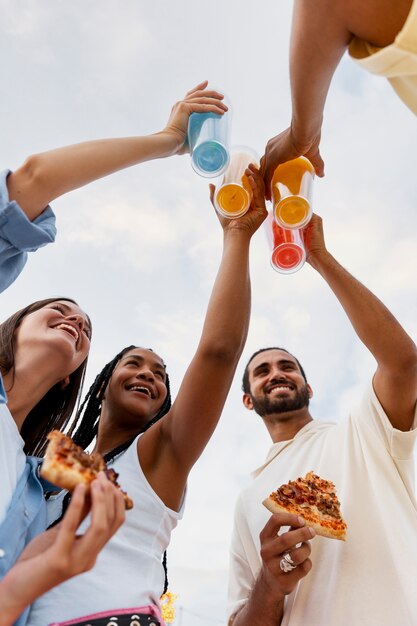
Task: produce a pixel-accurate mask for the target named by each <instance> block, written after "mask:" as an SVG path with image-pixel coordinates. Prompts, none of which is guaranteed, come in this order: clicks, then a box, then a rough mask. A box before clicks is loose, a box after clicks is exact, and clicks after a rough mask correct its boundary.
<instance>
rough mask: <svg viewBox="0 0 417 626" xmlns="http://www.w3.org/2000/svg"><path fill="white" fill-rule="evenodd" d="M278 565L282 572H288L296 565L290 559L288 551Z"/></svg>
mask: <svg viewBox="0 0 417 626" xmlns="http://www.w3.org/2000/svg"><path fill="white" fill-rule="evenodd" d="M279 567H280V569H281V571H282V572H284V574H287V573H288V572H292V570H293V569H295V568H296V567H297V566H296V564H295V563H294V561H293V560H292V558H291V556H290V555H289V554H288V552H286V553H285V554H284V555H283V557H282V559H281V560H280V562H279Z"/></svg>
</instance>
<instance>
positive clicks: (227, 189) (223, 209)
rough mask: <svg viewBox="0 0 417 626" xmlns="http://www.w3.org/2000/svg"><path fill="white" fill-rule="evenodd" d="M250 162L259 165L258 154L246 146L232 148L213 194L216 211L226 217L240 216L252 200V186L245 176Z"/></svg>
mask: <svg viewBox="0 0 417 626" xmlns="http://www.w3.org/2000/svg"><path fill="white" fill-rule="evenodd" d="M250 163H254V164H255V165H257V166H258V167H259V156H258V155H257V154H256V152H255V151H254V150H252V149H251V148H248V147H246V146H236V147H234V148H232V151H231V155H230V163H229V166H228V168H227V170H226V172H225V173H224V176H223V179H222V182H221V183H220V185H219V186H218V187H217V189H216V192H215V195H214V206H215V207H216V211H217V213H219V215H222V216H223V217H226V218H228V219H235V218H237V217H241V216H242V215H244V214H245V213H246V211H247V210H248V209H249V207H250V203H251V201H252V196H253V194H252V188H251V186H250V185H249V181H248V179H247V177H246V176H245V170H246V168H247V167H248V165H249V164H250Z"/></svg>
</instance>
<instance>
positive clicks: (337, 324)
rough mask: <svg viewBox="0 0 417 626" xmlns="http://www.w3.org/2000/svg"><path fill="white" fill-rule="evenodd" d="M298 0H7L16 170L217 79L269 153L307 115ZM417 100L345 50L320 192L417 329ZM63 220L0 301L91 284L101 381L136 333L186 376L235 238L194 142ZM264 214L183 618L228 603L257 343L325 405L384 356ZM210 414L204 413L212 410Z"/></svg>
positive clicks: (139, 123)
mask: <svg viewBox="0 0 417 626" xmlns="http://www.w3.org/2000/svg"><path fill="white" fill-rule="evenodd" d="M291 12H292V3H291V2H289V1H287V0H281V1H280V2H276V1H275V2H273V1H272V0H264V1H263V2H262V3H258V6H257V7H256V8H255V5H254V4H253V3H252V2H249V1H248V0H239V1H237V0H229V1H228V2H221V1H220V0H212V2H210V3H209V4H207V3H199V2H195V0H194V1H192V0H177V1H176V2H175V3H171V2H161V1H160V0H154V2H143V1H140V0H123V1H122V2H121V1H120V0H100V2H98V0H71V2H68V1H66V2H64V1H63V0H53V1H52V0H37V2H33V1H31V0H0V74H1V76H2V97H1V98H0V169H5V168H9V169H12V170H13V169H14V168H17V167H18V166H19V165H20V164H21V163H22V162H23V161H24V159H25V158H26V157H27V156H28V155H30V154H33V153H37V152H42V151H45V150H48V149H51V148H55V147H58V146H63V145H66V144H72V143H77V142H80V141H86V140H89V139H98V138H104V137H122V136H133V135H146V134H150V133H153V132H156V131H158V130H161V129H162V128H163V127H164V125H165V123H166V121H167V119H168V116H169V112H170V110H171V106H172V105H173V104H174V102H176V101H178V100H179V99H181V97H183V96H184V94H185V93H186V91H188V90H189V89H190V88H191V87H193V86H194V85H196V84H198V83H199V82H201V81H202V80H205V79H207V80H209V82H210V85H212V86H215V87H217V88H218V89H220V90H223V91H224V92H225V93H226V94H227V96H228V98H229V100H230V103H231V106H232V116H233V117H232V144H234V145H248V146H250V147H251V148H253V149H254V150H256V151H257V152H258V154H260V155H262V154H263V152H264V147H265V144H266V142H267V141H268V139H269V138H271V137H272V136H274V135H276V134H278V133H279V132H280V131H281V130H283V129H284V128H286V127H287V126H288V124H289V121H290V114H291V107H290V91H289V75H288V44H289V34H290V24H291ZM416 142H417V125H416V119H415V117H414V116H413V114H412V113H411V112H410V111H409V110H408V109H407V108H406V106H405V105H404V104H403V103H402V102H401V101H400V100H399V99H398V97H397V96H396V95H395V93H394V91H393V90H392V89H391V87H390V85H389V84H388V82H387V81H385V80H384V79H382V78H379V77H375V76H372V75H370V74H367V73H365V72H364V71H363V70H361V69H360V68H359V67H357V66H356V65H355V63H354V62H353V61H352V60H351V59H349V58H348V57H345V58H344V59H343V60H342V62H341V64H340V66H339V68H338V69H337V71H336V74H335V77H334V80H333V83H332V86H331V90H330V92H329V96H328V100H327V104H326V109H325V118H324V124H323V133H322V142H321V153H322V156H323V158H324V160H325V164H326V176H325V178H324V179H320V180H319V179H316V181H315V183H314V210H315V212H316V213H318V214H319V215H321V216H322V218H323V220H324V229H325V237H326V243H327V247H328V249H329V250H330V251H331V252H332V254H333V255H334V256H335V257H336V258H337V259H338V260H339V262H340V263H342V265H343V266H344V267H346V269H348V270H349V271H350V272H351V273H353V274H354V275H355V276H356V277H357V278H359V279H360V280H361V281H362V282H363V283H364V284H365V285H367V286H368V287H369V288H370V289H371V290H372V291H374V292H375V293H376V294H377V295H378V296H379V297H380V298H381V300H382V301H383V302H384V303H385V304H386V305H387V306H388V307H389V308H390V310H391V311H392V312H393V314H394V315H395V316H396V317H397V318H398V319H399V320H400V322H401V323H402V325H403V326H404V328H405V329H406V330H407V331H408V332H409V333H410V334H411V335H412V336H413V337H415V336H416V326H417V322H416V320H417V302H416V269H415V268H416V263H415V258H416V254H415V250H416V249H417V235H416V231H417V217H416V198H417V178H416V175H415V163H416V159H415V145H416ZM53 208H54V210H55V212H56V215H57V222H58V237H57V241H56V243H55V244H54V245H52V246H48V247H46V248H44V249H42V250H39V251H38V252H36V253H35V254H33V255H32V256H31V258H30V259H29V262H28V264H27V266H26V268H25V270H24V272H23V273H22V274H21V276H20V277H19V279H18V280H17V281H16V282H15V283H14V284H13V285H12V286H11V287H10V288H9V289H8V291H7V292H6V293H3V294H2V295H1V296H0V313H1V319H4V318H6V317H7V316H8V315H9V314H11V313H12V312H14V311H15V310H17V309H18V308H20V307H22V306H24V305H26V304H27V303H29V302H31V301H33V300H38V299H40V298H44V297H49V296H63V295H65V296H70V297H73V298H75V299H76V300H77V301H78V302H79V303H80V305H81V306H82V307H83V308H84V309H85V310H86V311H87V312H88V313H89V315H90V316H91V318H92V321H93V327H94V337H93V344H92V352H91V357H90V360H89V367H88V373H87V381H86V389H87V388H88V386H89V384H90V383H91V382H92V380H93V378H94V376H95V373H97V371H99V370H100V369H101V367H102V366H103V365H104V364H105V363H106V362H107V361H108V360H110V358H112V356H113V355H114V354H115V353H116V352H118V351H119V350H120V349H121V348H122V347H124V346H125V345H130V344H131V343H136V344H138V345H142V346H146V347H152V348H153V349H154V350H155V351H156V352H158V354H160V355H161V356H162V357H163V358H164V360H165V362H166V364H167V368H168V371H169V374H170V379H171V384H172V389H173V392H174V394H175V392H176V390H177V389H178V387H179V385H180V382H181V379H182V376H183V374H184V372H185V369H186V367H187V365H188V363H189V362H190V360H191V358H192V356H193V352H194V350H195V348H196V345H197V342H198V339H199V334H200V331H201V328H202V323H203V319H204V313H205V308H206V305H207V302H208V298H209V295H210V290H211V287H212V284H213V281H214V277H215V274H216V270H217V267H218V263H219V260H220V255H221V244H222V233H221V228H220V226H219V224H218V222H217V219H216V216H215V213H214V211H213V209H212V207H211V204H210V202H209V197H208V181H207V180H206V179H204V178H201V177H199V176H198V175H197V174H196V173H195V172H194V171H193V170H192V168H191V164H190V158H189V156H188V155H184V156H181V157H172V158H170V159H164V160H158V161H154V162H150V163H146V164H142V165H139V166H136V167H132V168H130V169H128V170H126V171H124V172H120V173H117V174H114V175H112V176H110V177H108V178H106V179H102V180H100V181H97V182H95V183H93V184H91V185H89V186H88V187H85V188H83V189H81V190H78V191H75V192H72V193H71V194H68V195H67V196H63V197H62V198H59V199H57V200H56V201H55V202H54V203H53ZM269 256H270V252H269V249H268V245H267V241H266V237H265V234H264V232H263V231H262V228H261V229H260V230H259V231H258V232H257V233H256V234H255V236H254V238H253V241H252V245H251V275H252V292H253V295H252V298H253V300H252V317H251V325H250V331H249V337H248V341H247V344H246V347H245V350H244V353H243V356H242V359H241V361H240V363H239V366H238V369H237V373H236V377H235V380H234V382H233V385H232V389H231V392H230V394H229V397H228V400H227V403H226V406H225V410H224V412H223V416H222V418H221V422H220V424H219V427H218V429H217V431H216V433H215V434H214V436H213V438H212V440H211V441H210V443H209V445H208V446H207V448H206V450H205V452H204V454H203V456H202V457H201V459H200V460H199V461H198V463H197V464H196V466H195V468H194V470H193V472H192V474H191V476H190V480H189V486H188V495H187V506H186V511H185V516H184V520H183V521H182V522H181V523H180V525H179V527H178V528H177V529H176V530H175V531H174V534H173V537H172V542H171V546H170V548H169V551H168V566H169V579H170V587H171V590H172V591H173V592H174V593H177V594H178V596H179V597H178V600H177V606H178V615H177V620H176V624H177V625H179V626H190V625H191V624H192V625H193V626H211V625H214V624H223V623H224V622H225V604H226V588H227V568H228V546H229V540H230V535H231V529H232V521H233V509H234V503H235V499H236V497H237V494H238V492H239V491H240V489H242V488H243V487H244V486H245V485H246V484H247V483H248V481H249V480H250V472H251V471H252V470H253V469H254V468H256V467H257V466H258V465H260V464H261V463H262V461H263V459H264V457H265V456H266V453H267V450H268V447H269V439H268V435H267V432H266V429H265V428H264V426H263V424H262V423H261V420H260V418H259V417H257V416H256V415H255V414H254V413H252V412H248V411H246V410H245V409H244V407H243V405H242V402H241V395H242V394H241V391H240V381H241V377H242V373H243V369H244V365H245V363H246V361H247V360H248V358H249V356H250V355H251V354H252V352H253V351H255V350H257V349H258V348H260V347H265V346H268V345H280V346H285V347H286V348H287V349H288V350H290V351H291V352H292V353H294V354H295V355H296V356H297V358H298V359H299V360H300V361H301V363H302V364H303V366H304V369H305V370H306V372H307V376H308V379H309V382H310V384H311V386H312V387H313V390H314V397H313V400H312V402H311V412H312V414H313V416H314V417H315V418H317V419H324V420H338V419H341V418H343V416H345V415H346V414H347V412H348V411H349V409H350V408H351V407H352V405H353V404H354V403H356V402H358V401H359V400H360V397H361V394H362V392H363V390H364V388H365V386H366V385H367V384H368V382H369V380H370V378H371V376H372V374H373V371H374V368H375V362H374V360H373V358H372V357H371V356H370V354H369V353H368V352H367V350H366V349H365V348H364V346H363V345H362V344H361V343H360V341H359V340H358V339H357V337H356V336H355V334H354V332H353V330H352V328H351V326H350V323H349V322H348V320H347V319H346V316H345V315H344V313H343V312H342V310H341V307H340V305H339V304H338V302H337V300H336V298H335V297H334V295H333V294H332V293H331V292H330V289H329V288H328V287H327V285H326V284H325V283H324V281H323V280H322V279H321V278H320V276H318V275H317V274H316V273H315V272H314V270H313V269H312V268H311V267H310V266H308V265H305V266H304V267H303V268H302V269H301V270H300V271H299V272H298V273H296V274H293V275H289V276H283V275H279V274H277V273H276V272H274V271H273V270H272V268H271V267H270V265H269ZM196 417H198V416H196Z"/></svg>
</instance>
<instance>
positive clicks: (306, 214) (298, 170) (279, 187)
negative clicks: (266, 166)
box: [271, 157, 315, 228]
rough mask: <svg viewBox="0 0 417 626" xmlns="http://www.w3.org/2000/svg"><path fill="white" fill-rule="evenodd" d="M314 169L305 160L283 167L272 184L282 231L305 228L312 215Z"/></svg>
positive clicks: (276, 211)
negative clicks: (283, 229) (284, 229)
mask: <svg viewBox="0 0 417 626" xmlns="http://www.w3.org/2000/svg"><path fill="white" fill-rule="evenodd" d="M314 174H315V172H314V167H313V166H312V165H311V163H310V161H309V160H308V159H306V157H298V158H297V159H293V160H292V161H287V162H286V163H281V165H278V167H277V168H276V170H275V172H274V175H273V177H272V181H271V199H272V202H273V205H274V217H275V220H276V222H277V224H278V225H279V226H281V227H282V228H302V227H303V226H305V225H306V224H308V222H309V221H310V219H311V215H312V213H313V210H312V206H311V201H312V195H313V180H314Z"/></svg>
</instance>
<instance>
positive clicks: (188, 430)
mask: <svg viewBox="0 0 417 626" xmlns="http://www.w3.org/2000/svg"><path fill="white" fill-rule="evenodd" d="M248 179H249V180H250V181H251V184H252V186H253V189H254V200H253V202H252V207H251V208H250V209H249V211H248V212H247V213H246V215H244V216H242V217H241V218H239V219H236V220H225V219H220V222H221V223H222V226H223V231H224V248H223V257H222V260H221V264H220V268H219V272H218V275H217V278H216V281H215V284H214V287H213V291H212V294H211V298H210V302H209V305H208V309H207V314H206V318H205V322H204V327H203V331H202V335H201V339H200V342H199V345H198V348H197V352H196V354H195V356H194V358H193V360H192V362H191V364H190V366H189V367H188V370H187V372H186V374H185V376H184V379H183V382H182V384H181V387H180V390H179V392H178V395H177V398H176V400H175V402H174V404H173V406H172V408H171V410H170V411H169V413H168V414H167V415H166V416H165V417H164V418H163V419H162V420H160V421H159V422H158V423H157V424H155V425H154V426H153V427H152V428H150V429H149V430H148V431H147V432H146V433H145V434H144V435H143V436H142V438H141V440H140V441H139V457H140V462H141V465H142V468H143V470H144V472H145V474H146V476H147V478H148V480H149V482H150V483H151V485H152V487H153V488H154V489H155V491H156V492H157V493H158V494H159V496H160V497H161V498H162V499H163V500H164V502H165V503H166V504H167V505H168V506H171V508H172V507H174V508H176V507H177V506H178V504H179V502H180V501H181V497H182V493H183V490H184V487H185V483H186V480H187V476H188V472H189V470H190V469H191V467H192V465H193V464H194V463H195V462H196V460H197V459H198V458H199V456H200V454H201V453H202V451H203V449H204V448H205V446H206V444H207V442H208V440H209V439H210V437H211V435H212V433H213V431H214V429H215V427H216V425H217V422H218V420H219V418H220V415H221V412H222V410H223V406H224V403H225V400H226V397H227V394H228V392H229V389H230V386H231V383H232V380H233V376H234V373H235V369H236V366H237V363H238V361H239V358H240V355H241V353H242V350H243V347H244V343H245V341H246V336H247V331H248V325H249V314H250V282H249V244H250V240H251V237H252V235H253V234H254V232H255V231H256V230H257V228H258V227H259V225H260V224H261V223H262V222H263V220H264V219H265V217H266V209H265V201H264V196H263V183H262V178H261V176H260V174H259V172H252V173H251V174H250V175H249V176H248Z"/></svg>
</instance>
